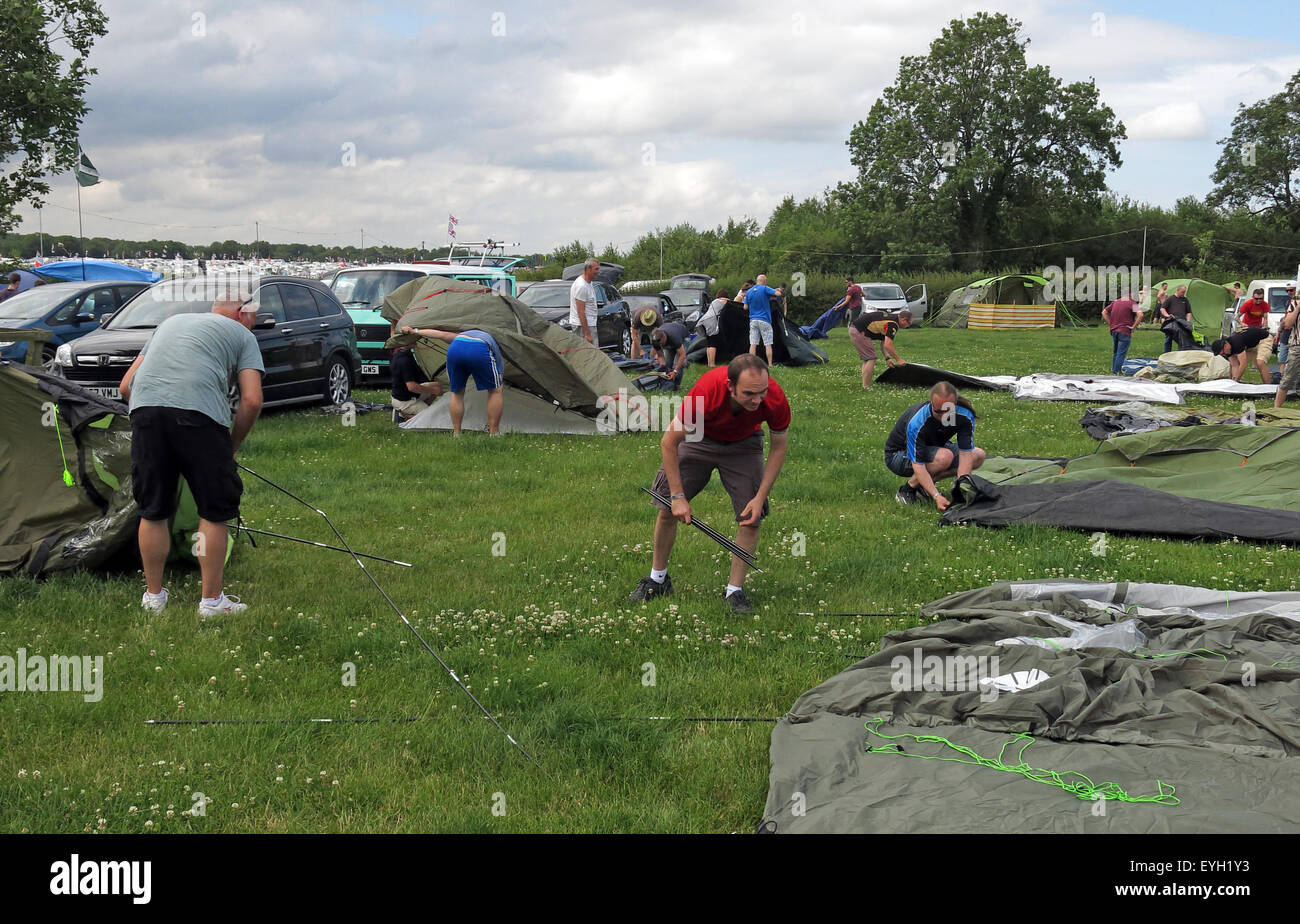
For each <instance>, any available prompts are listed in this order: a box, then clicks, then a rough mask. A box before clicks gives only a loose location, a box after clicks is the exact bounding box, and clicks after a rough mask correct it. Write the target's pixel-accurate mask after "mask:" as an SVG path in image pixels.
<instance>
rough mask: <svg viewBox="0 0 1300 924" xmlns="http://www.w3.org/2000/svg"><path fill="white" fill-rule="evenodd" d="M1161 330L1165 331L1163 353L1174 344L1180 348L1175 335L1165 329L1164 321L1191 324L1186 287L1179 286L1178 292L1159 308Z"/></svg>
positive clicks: (1189, 303)
mask: <svg viewBox="0 0 1300 924" xmlns="http://www.w3.org/2000/svg"><path fill="white" fill-rule="evenodd" d="M1160 317H1161V321H1162V324H1161V329H1162V330H1164V331H1165V352H1166V353H1167V352H1169V351H1170V350H1173V348H1174V346H1175V344H1179V348H1182V344H1180V340H1179V338H1178V337H1177V333H1175V331H1173V330H1171V329H1170V327H1165V325H1164V322H1165V321H1170V320H1174V321H1180V322H1182V324H1187V325H1191V322H1192V303H1191V302H1188V300H1187V286H1179V287H1178V290H1177V291H1175V292H1174V294H1173V295H1170V296H1169V298H1166V299H1165V304H1162V305H1161V308H1160Z"/></svg>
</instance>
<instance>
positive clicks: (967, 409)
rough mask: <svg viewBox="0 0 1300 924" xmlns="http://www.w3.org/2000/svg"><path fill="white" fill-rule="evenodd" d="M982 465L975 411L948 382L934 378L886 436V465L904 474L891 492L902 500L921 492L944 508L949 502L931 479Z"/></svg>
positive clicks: (911, 499) (917, 496) (908, 501)
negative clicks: (921, 398)
mask: <svg viewBox="0 0 1300 924" xmlns="http://www.w3.org/2000/svg"><path fill="white" fill-rule="evenodd" d="M954 439H955V440H956V445H955V446H954V445H953V442H952V441H953V440H954ZM983 464H984V450H983V449H980V448H979V447H977V446H976V445H975V412H974V411H973V410H972V409H971V406H970V402H969V401H967V400H966V399H965V398H963V397H962V396H961V394H960V393H959V392H958V391H957V389H956V388H954V387H953V385H952V383H951V382H936V383H935V385H934V387H933V388H931V389H930V400H929V401H921V402H919V403H917V404H913V405H912V406H911V407H909V408H908V409H907V410H906V411H904V412H903V413H902V416H900V417H899V418H898V422H897V423H895V424H894V429H893V430H891V431H890V432H889V436H888V438H886V440H885V465H886V466H887V467H888V468H889V470H890V471H891V472H893V473H894V474H895V475H898V476H900V477H902V478H906V479H907V483H906V484H904V485H903V486H902V487H901V488H899V489H898V494H896V495H895V497H894V499H895V500H897V501H898V502H899V503H900V504H915V503H918V502H919V501H920V500H921V499H922V498H921V495H922V494H923V493H924V494H925V495H928V496H929V497H931V498H933V499H934V504H935V506H936V507H938V508H939V510H941V511H942V510H947V509H948V503H949V501H948V499H947V498H946V497H944V496H943V494H942V493H941V492H940V491H939V489H938V488H937V487H936V486H935V482H936V481H941V480H943V479H944V478H951V477H952V476H953V475H956V476H957V477H958V478H960V477H962V476H963V475H969V474H970V473H971V472H973V471H975V469H977V468H979V467H980V466H981V465H983Z"/></svg>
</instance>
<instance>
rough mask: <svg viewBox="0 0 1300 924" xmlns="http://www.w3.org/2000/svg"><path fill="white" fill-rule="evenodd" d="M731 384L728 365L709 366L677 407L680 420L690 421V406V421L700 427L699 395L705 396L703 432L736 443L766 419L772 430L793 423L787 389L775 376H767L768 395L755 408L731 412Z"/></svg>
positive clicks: (760, 427) (751, 434)
mask: <svg viewBox="0 0 1300 924" xmlns="http://www.w3.org/2000/svg"><path fill="white" fill-rule="evenodd" d="M729 386H730V382H728V381H727V367H726V366H719V367H718V368H716V369H710V370H709V371H708V372H706V373H704V375H702V376H700V378H699V381H697V382H696V383H695V386H694V387H693V388H692V389H691V390H690V391H689V392H687V394H686V400H685V401H683V402H682V406H681V408H679V409H678V411H677V418H678V420H681V421H682V422H683V423H687V422H688V421H687V419H686V414H687V411H688V409H689V412H690V414H691V415H692V417H691V420H690V421H689V423H691V425H692V426H694V427H699V426H700V419H699V413H698V412H697V411H696V407H697V406H698V402H697V401H696V399H697V398H702V399H703V402H704V408H703V410H704V435H705V436H706V437H708V438H709V439H711V440H717V441H718V442H720V443H735V442H738V441H740V440H743V439H746V438H748V437H750V436H753V435H754V434H755V433H757V432H759V431H760V430H761V429H763V423H764V422H766V423H767V427H768V429H769V430H772V431H774V432H777V433H779V432H781V431H782V430H785V429H787V428H788V427H789V426H790V402H788V401H787V400H786V399H785V392H784V391H782V390H781V386H780V385H778V384H776V379H773V378H769V379H768V387H767V395H766V396H765V397H764V398H763V403H762V404H760V405H759V406H758V408H757V409H756V410H753V411H745V410H742V411H741V412H740V413H739V414H733V413H732V407H731V391H730V389H729Z"/></svg>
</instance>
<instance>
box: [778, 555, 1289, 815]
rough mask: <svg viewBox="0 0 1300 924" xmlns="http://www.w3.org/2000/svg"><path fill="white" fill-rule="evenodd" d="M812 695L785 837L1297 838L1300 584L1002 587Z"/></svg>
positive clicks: (781, 736)
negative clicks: (1277, 588)
mask: <svg viewBox="0 0 1300 924" xmlns="http://www.w3.org/2000/svg"><path fill="white" fill-rule="evenodd" d="M920 617H921V620H922V621H923V624H922V625H920V626H917V627H916V628H912V629H907V630H904V631H900V632H891V633H889V634H888V635H886V636H885V637H884V638H883V639H882V640H881V642H880V648H879V651H877V652H876V653H875V654H872V655H870V656H869V657H867V658H865V659H864V660H862V661H859V662H858V663H857V664H854V665H853V666H852V667H850V668H848V669H847V670H845V671H843V672H842V673H840V674H837V675H836V676H834V677H831V678H830V679H829V680H827V681H825V682H824V683H822V684H820V685H819V686H817V687H815V688H814V689H812V690H810V691H808V692H807V693H805V694H804V695H803V696H801V697H799V699H798V700H797V701H796V702H795V703H794V705H793V706H792V707H791V708H790V711H789V712H788V713H787V714H786V715H785V716H784V717H783V718H782V719H781V720H780V721H779V722H778V723H777V725H776V727H775V729H773V732H772V743H771V751H770V753H771V773H770V778H769V788H768V795H767V804H766V808H765V810H764V815H763V817H764V823H763V827H762V830H765V831H775V832H776V833H778V834H779V833H879V834H884V833H888V834H902V833H984V834H987V833H1018V834H1021V833H1098V834H1103V833H1110V834H1116V833H1130V834H1137V833H1163V834H1170V833H1180V834H1205V833H1210V832H1214V833H1239V834H1255V833H1292V834H1294V833H1296V832H1297V831H1300V789H1298V788H1297V787H1296V785H1295V780H1296V779H1297V775H1298V774H1300V593H1295V592H1281V593H1259V592H1236V591H1221V590H1212V589H1208V588H1202V587H1187V586H1181V585H1169V584H1137V583H1119V584H1107V583H1091V582H1073V581H1042V582H1037V581H1017V582H999V583H997V584H993V585H991V586H989V587H984V588H980V589H977V590H969V591H964V592H961V593H957V594H954V595H952V596H949V597H945V598H943V599H941V600H937V601H935V602H933V603H930V604H929V605H927V606H925V607H922V608H921V611H920Z"/></svg>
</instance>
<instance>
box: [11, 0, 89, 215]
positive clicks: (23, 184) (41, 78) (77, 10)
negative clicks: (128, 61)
mask: <svg viewBox="0 0 1300 924" xmlns="http://www.w3.org/2000/svg"><path fill="white" fill-rule="evenodd" d="M107 32H108V21H107V19H106V18H105V17H104V14H103V12H101V11H100V9H99V6H98V5H97V4H96V3H95V2H94V0H0V36H3V37H4V59H5V60H4V68H3V69H0V124H2V125H3V129H2V130H0V232H4V231H9V230H11V229H12V228H13V227H14V226H15V225H16V224H17V223H18V217H17V215H16V214H15V209H16V208H17V207H18V206H19V205H21V204H22V203H24V202H30V203H31V204H32V205H40V204H41V203H42V202H43V201H44V197H45V196H46V195H47V194H48V193H49V191H50V187H49V184H48V183H47V182H45V179H44V178H45V177H48V176H50V175H51V174H55V173H60V172H62V171H65V170H71V169H72V167H73V165H74V164H75V162H76V158H77V130H78V128H79V127H80V125H81V119H82V117H83V116H84V115H85V114H86V104H85V101H84V97H85V92H86V84H87V82H88V81H89V79H90V76H91V75H92V74H94V73H95V69H94V68H93V67H88V66H87V65H86V63H85V56H86V55H88V54H89V53H90V48H91V46H92V45H94V43H95V39H97V38H99V37H101V36H103V35H106V34H107ZM65 42H66V45H67V49H68V50H69V51H70V53H71V58H70V59H65V58H64V57H63V55H62V54H61V52H62V51H63V49H62V48H61V47H60V45H61V43H65Z"/></svg>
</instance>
